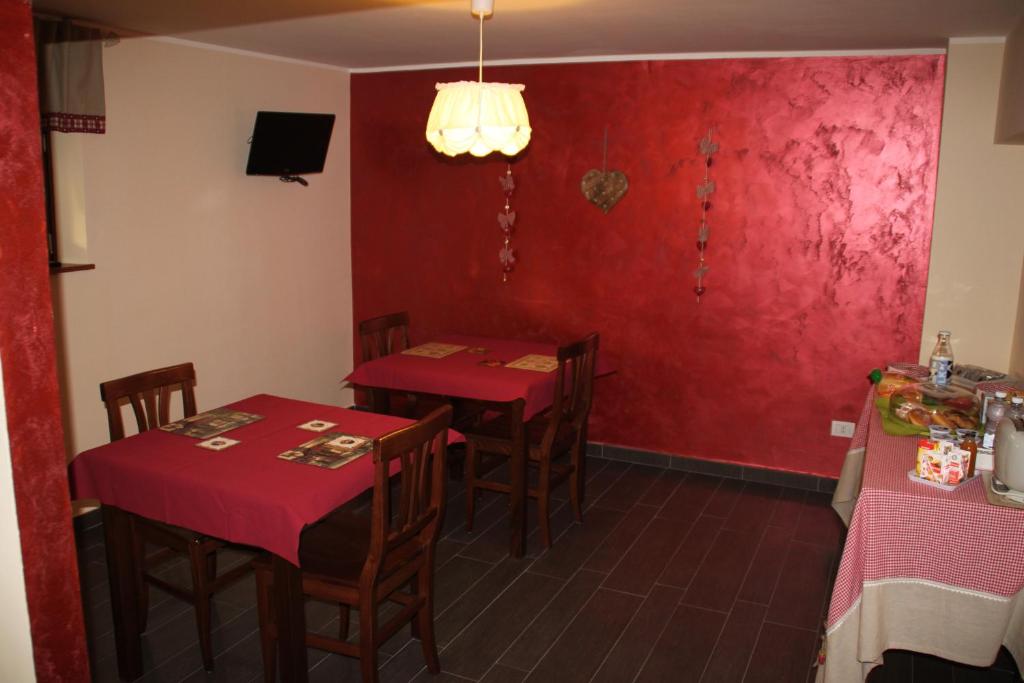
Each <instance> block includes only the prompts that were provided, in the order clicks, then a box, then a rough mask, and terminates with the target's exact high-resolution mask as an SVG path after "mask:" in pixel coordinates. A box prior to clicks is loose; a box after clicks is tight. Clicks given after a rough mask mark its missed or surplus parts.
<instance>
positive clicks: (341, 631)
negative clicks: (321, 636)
mask: <svg viewBox="0 0 1024 683" xmlns="http://www.w3.org/2000/svg"><path fill="white" fill-rule="evenodd" d="M351 618H352V610H351V609H350V608H349V606H348V605H346V604H343V603H339V604H338V620H339V622H340V623H339V624H338V638H339V639H341V640H348V622H349V620H350V619H351Z"/></svg>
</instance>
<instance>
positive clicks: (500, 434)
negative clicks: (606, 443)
mask: <svg viewBox="0 0 1024 683" xmlns="http://www.w3.org/2000/svg"><path fill="white" fill-rule="evenodd" d="M549 419H550V418H549V416H548V415H547V414H545V413H541V414H540V415H536V416H534V417H533V418H531V419H530V420H528V421H527V423H526V442H527V443H528V444H529V445H530V459H531V460H539V459H540V455H541V454H540V447H541V442H542V441H543V440H544V432H545V431H546V430H547V428H548V420H549ZM511 434H512V422H511V418H510V417H509V416H508V415H505V414H502V415H498V416H496V417H492V418H490V419H486V420H484V421H483V422H482V423H480V424H479V425H476V426H475V427H473V428H472V429H469V430H468V431H467V432H465V436H466V438H467V439H472V440H473V441H475V442H476V443H477V445H478V446H479V447H480V449H481V450H485V451H488V452H490V451H491V450H492V449H493V450H496V451H498V452H505V451H507V449H508V448H510V447H511V443H512V440H511ZM575 441H576V430H575V429H573V427H572V425H570V424H565V423H563V424H561V425H559V427H558V433H557V434H555V440H554V443H553V444H552V446H551V450H552V452H553V453H564V452H565V451H568V450H569V449H570V448H572V446H573V444H574V443H575Z"/></svg>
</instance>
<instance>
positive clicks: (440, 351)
mask: <svg viewBox="0 0 1024 683" xmlns="http://www.w3.org/2000/svg"><path fill="white" fill-rule="evenodd" d="M464 348H466V347H465V346H463V345H460V344H443V343H441V342H428V343H426V344H420V345H419V346H414V347H412V348H411V349H406V350H405V351H402V353H404V354H405V355H406V356H423V357H424V358H444V357H445V356H450V355H452V354H453V353H458V352H459V351H461V350H463V349H464Z"/></svg>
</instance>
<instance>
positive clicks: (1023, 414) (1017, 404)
mask: <svg viewBox="0 0 1024 683" xmlns="http://www.w3.org/2000/svg"><path fill="white" fill-rule="evenodd" d="M1006 417H1019V418H1021V419H1022V420H1024V396H1014V397H1013V398H1012V399H1010V408H1009V409H1008V410H1007V411H1006Z"/></svg>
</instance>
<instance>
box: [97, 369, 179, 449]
mask: <svg viewBox="0 0 1024 683" xmlns="http://www.w3.org/2000/svg"><path fill="white" fill-rule="evenodd" d="M195 383H196V371H195V368H194V367H192V363H182V364H181V365H172V366H171V367H168V368H160V369H158V370H149V371H147V372H140V373H138V374H136V375H129V376H128V377H121V378H120V379H112V380H110V381H109V382H103V383H102V384H100V398H101V399H102V400H103V403H104V404H105V405H106V408H107V425H108V426H109V427H110V440H111V441H117V440H118V439H123V438H124V421H123V420H122V418H121V403H122V401H123V400H125V399H127V400H128V403H130V404H131V407H132V411H133V412H134V413H135V422H136V424H137V425H138V429H139V431H140V432H145V431H147V430H149V429H153V428H154V427H160V426H162V425H165V424H167V423H168V422H170V417H169V415H170V408H171V393H172V392H173V391H175V390H178V389H180V391H181V403H182V407H183V408H184V415H183V417H191V416H193V415H195V414H196V395H195V390H194V387H195Z"/></svg>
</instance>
